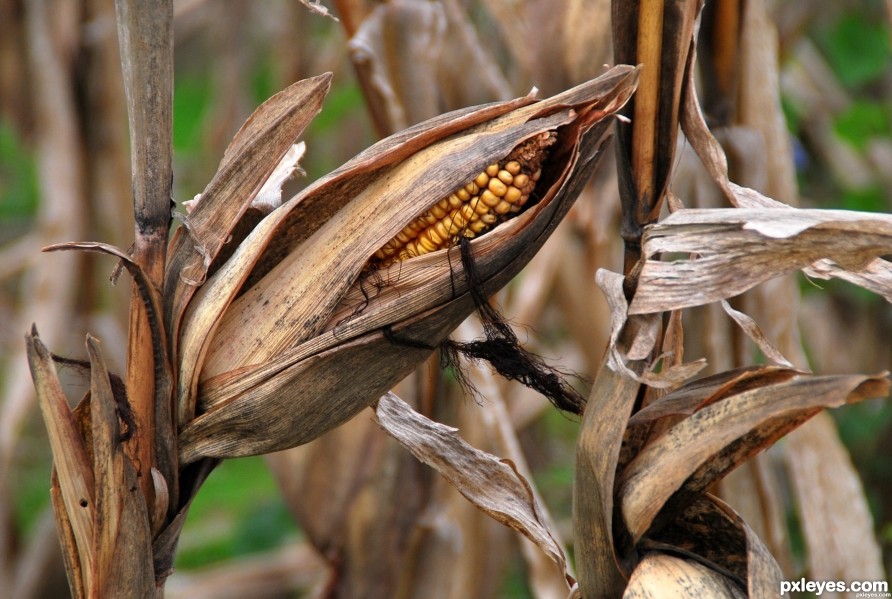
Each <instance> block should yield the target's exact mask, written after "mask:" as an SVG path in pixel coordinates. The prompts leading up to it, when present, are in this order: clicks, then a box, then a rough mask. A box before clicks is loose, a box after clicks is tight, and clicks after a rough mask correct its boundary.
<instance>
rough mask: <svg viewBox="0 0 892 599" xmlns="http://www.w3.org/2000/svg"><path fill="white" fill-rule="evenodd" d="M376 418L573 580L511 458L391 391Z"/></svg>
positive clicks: (555, 542)
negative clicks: (479, 445)
mask: <svg viewBox="0 0 892 599" xmlns="http://www.w3.org/2000/svg"><path fill="white" fill-rule="evenodd" d="M375 419H376V420H377V422H378V424H379V425H380V426H381V428H383V429H384V430H385V431H386V432H387V433H388V434H389V435H391V436H393V437H394V438H395V439H396V440H397V441H399V442H400V443H401V444H402V445H403V446H404V447H406V449H408V450H409V451H411V452H412V454H413V455H414V456H415V457H416V458H418V459H419V460H421V461H422V462H424V463H425V464H427V465H428V466H430V467H432V468H434V469H435V470H436V471H437V472H439V473H440V474H441V475H442V476H443V477H444V478H445V479H446V480H448V481H449V483H450V484H452V485H453V486H454V487H455V488H456V489H458V491H459V492H460V493H461V494H462V495H464V496H465V497H466V498H467V499H468V500H469V501H470V502H471V503H473V504H474V505H475V506H477V508H479V509H480V510H482V511H484V512H485V513H487V514H489V515H490V516H491V517H493V518H495V519H496V520H498V521H499V522H501V523H502V524H504V525H505V526H509V527H511V528H513V529H514V530H516V531H518V532H520V533H521V534H523V535H524V536H525V537H527V538H528V539H529V540H530V541H532V542H533V543H535V544H536V545H537V546H538V547H539V548H540V549H541V550H542V551H544V552H545V554H546V555H548V556H549V557H550V558H551V559H552V561H554V563H555V564H556V565H557V566H558V568H559V569H560V570H561V572H562V573H563V575H564V577H565V578H566V580H567V583H568V588H569V585H572V584H573V583H574V582H575V580H574V579H573V577H572V576H570V574H569V572H568V570H567V558H566V556H564V552H563V550H562V549H561V546H560V544H559V543H558V542H557V541H555V539H554V537H553V536H552V534H551V531H549V529H548V527H547V525H546V524H545V521H544V519H543V517H542V514H541V512H540V508H539V505H538V503H537V501H536V498H535V496H534V494H533V490H532V488H531V487H530V483H529V482H528V481H527V480H526V479H525V478H524V477H523V475H521V474H520V472H518V471H517V468H516V467H515V466H514V464H513V462H511V461H510V460H505V459H499V458H497V457H495V456H493V455H490V454H488V453H486V452H483V451H480V450H479V449H476V448H474V447H472V446H471V445H468V444H467V443H465V442H464V441H463V440H462V439H461V437H459V436H458V434H457V433H458V429H454V428H451V427H448V426H446V425H444V424H440V423H439V422H434V421H432V420H430V419H428V418H426V417H424V416H422V415H421V414H419V413H417V412H415V411H414V410H413V409H412V408H410V407H409V405H408V404H406V403H405V402H404V401H402V400H401V399H400V398H398V397H397V396H396V395H394V394H392V393H388V394H386V395H384V396H382V397H381V399H379V400H378V403H377V404H376V405H375Z"/></svg>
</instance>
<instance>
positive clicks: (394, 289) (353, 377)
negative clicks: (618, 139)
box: [180, 67, 637, 462]
mask: <svg viewBox="0 0 892 599" xmlns="http://www.w3.org/2000/svg"><path fill="white" fill-rule="evenodd" d="M636 77H637V71H636V70H635V69H633V68H631V67H616V68H614V69H613V70H612V71H610V72H609V73H607V74H606V75H605V76H603V77H601V78H600V79H598V80H595V81H592V82H589V83H587V84H583V85H582V86H579V87H577V88H573V89H572V90H569V91H568V92H565V93H564V94H560V95H558V96H555V97H554V98H551V99H549V100H545V101H543V102H538V103H535V104H532V105H529V106H525V107H523V108H518V106H520V105H523V104H528V103H529V102H531V101H532V100H531V99H529V98H527V99H521V100H517V101H514V102H509V103H505V104H497V105H490V106H487V107H484V108H482V109H479V111H476V112H475V111H470V112H469V111H460V112H459V113H457V114H455V115H452V117H451V118H449V117H448V116H445V117H439V118H438V119H434V120H433V121H429V122H427V123H424V124H422V125H419V126H418V127H415V128H413V129H411V130H410V131H409V132H404V133H402V134H398V135H397V136H394V137H392V138H388V139H386V140H384V141H382V142H381V143H380V144H378V145H376V146H374V147H373V148H372V149H370V150H368V151H366V152H364V153H363V154H361V155H360V156H358V157H357V158H356V159H354V160H353V161H351V162H350V163H348V164H347V165H345V166H344V167H342V168H341V169H339V170H338V171H335V173H332V175H330V176H329V177H326V178H325V179H323V180H321V181H320V182H318V183H317V184H315V185H313V186H311V187H310V188H308V189H307V190H306V191H305V192H303V193H302V194H300V195H299V196H297V197H295V198H293V199H292V200H291V201H290V202H289V203H288V204H286V205H285V206H283V207H282V208H281V209H280V210H277V211H275V212H274V213H273V214H271V215H270V217H268V219H267V220H265V221H263V222H262V223H261V224H260V225H259V226H258V228H257V229H255V231H254V233H252V235H251V236H249V238H248V239H247V240H246V241H245V243H243V244H242V247H240V248H239V249H238V251H237V252H236V253H235V254H234V255H233V258H232V259H231V260H230V263H227V264H226V265H224V266H223V267H222V268H221V269H220V271H219V272H218V273H217V275H215V277H214V278H213V279H212V280H210V281H209V282H208V284H207V285H206V286H205V288H203V289H202V292H201V293H200V295H199V296H198V297H197V298H196V300H197V301H196V303H195V305H194V306H193V307H192V308H190V312H189V313H188V314H187V316H186V320H185V324H184V334H183V338H182V342H181V343H182V345H183V347H184V348H185V349H184V352H183V358H184V360H187V361H188V363H187V364H185V365H184V375H186V376H184V377H183V378H182V379H181V386H180V389H181V402H182V403H181V415H182V414H186V413H188V411H189V409H190V408H189V405H190V404H191V402H193V401H195V399H196V398H197V400H198V402H199V405H200V406H201V408H202V409H204V410H207V413H205V414H202V415H200V416H199V417H198V418H196V419H195V420H194V421H193V422H191V423H190V424H189V425H188V426H187V427H186V428H185V429H184V430H183V436H182V437H181V457H182V458H183V459H184V460H185V461H186V462H190V461H194V460H196V459H198V458H199V457H202V456H215V457H229V456H235V455H250V454H254V453H264V452H269V451H275V450H279V449H284V448H287V447H293V446H295V445H298V444H300V443H304V442H307V441H309V440H311V439H313V438H315V437H316V436H318V435H319V434H321V433H323V432H325V431H326V430H329V429H330V428H332V427H334V426H337V425H338V424H340V423H341V422H343V421H345V420H346V419H348V418H350V417H351V416H352V415H353V414H355V413H356V412H357V411H359V410H360V409H362V408H363V407H365V406H366V405H368V404H369V403H370V402H372V401H374V400H375V399H376V398H377V397H378V396H380V395H381V394H382V393H383V392H384V391H386V390H387V389H388V388H389V387H390V386H392V385H393V384H394V383H395V382H396V381H397V380H399V379H400V378H402V377H403V376H404V375H405V374H406V373H408V372H409V370H411V368H412V367H413V366H414V365H415V364H417V363H418V362H420V361H421V360H423V359H424V358H426V357H427V355H428V354H429V353H430V351H431V350H432V349H433V348H434V347H435V346H436V345H437V344H439V343H440V342H441V341H442V340H443V339H444V338H445V336H446V335H448V333H449V332H450V331H451V330H452V329H453V328H454V327H455V326H457V325H458V323H459V322H460V321H461V320H462V319H463V318H464V317H465V316H467V315H468V314H469V313H470V312H471V311H472V310H473V302H472V301H471V298H470V295H469V294H468V293H467V285H466V278H465V275H464V273H463V272H461V271H460V269H459V268H458V264H459V263H460V260H459V256H458V250H457V249H450V250H441V251H439V252H434V253H432V254H430V255H427V256H422V257H420V258H415V259H412V260H409V261H407V262H405V263H397V264H394V265H393V266H391V267H389V268H388V269H384V270H381V271H379V272H378V273H376V274H375V275H373V276H375V277H377V278H378V280H380V281H381V282H382V283H383V285H377V287H378V290H376V291H373V293H372V294H369V299H368V301H363V302H360V303H357V302H356V301H355V299H354V298H356V297H358V296H361V295H363V293H362V290H361V288H360V286H361V285H362V284H363V282H362V281H360V275H361V273H362V272H363V269H364V268H365V266H366V263H367V261H368V258H369V257H370V256H371V255H372V254H373V253H374V251H375V250H377V249H378V248H379V247H381V246H383V245H384V243H386V242H387V241H388V240H389V239H390V238H392V237H393V236H394V235H395V234H396V233H398V232H399V231H400V230H401V229H402V228H403V227H404V226H405V225H406V224H407V223H408V222H409V221H411V220H412V219H413V218H414V217H415V216H416V215H417V214H418V213H419V212H421V211H423V210H424V209H426V208H427V207H428V206H429V205H432V204H433V203H434V202H436V201H437V200H438V199H439V198H440V197H444V196H445V195H447V194H448V193H449V192H450V191H451V190H452V189H454V188H455V187H456V186H457V185H456V183H457V182H460V181H465V180H470V179H471V178H472V176H473V175H474V174H475V173H477V172H479V171H481V170H482V169H483V167H484V166H485V165H486V164H488V163H490V162H492V161H493V160H496V159H499V158H501V157H504V156H506V155H507V154H508V153H509V152H510V150H511V149H513V147H515V146H516V145H517V144H518V143H520V142H521V141H523V140H524V139H528V138H529V137H531V136H533V135H536V134H538V133H540V132H542V131H546V130H554V129H558V131H559V134H558V143H557V144H556V146H555V147H554V149H553V153H552V160H553V162H552V164H551V165H550V166H546V168H545V169H543V176H542V179H540V182H539V186H538V187H537V191H538V192H539V193H540V194H542V198H541V200H540V201H539V203H538V204H536V205H535V206H533V207H532V208H530V209H528V210H527V211H526V212H524V213H523V214H521V215H520V216H519V217H517V218H515V219H513V220H512V221H510V222H508V223H506V224H504V225H502V226H499V227H497V228H496V229H494V230H493V231H491V232H489V233H487V234H485V235H483V236H481V237H479V238H478V239H475V240H473V241H472V242H471V244H470V246H471V251H472V253H473V255H474V259H475V264H476V266H477V269H478V271H479V274H480V278H481V280H482V281H483V286H484V290H485V292H487V293H492V292H494V291H495V290H497V289H498V288H499V287H501V286H502V285H504V284H506V283H507V282H508V281H509V280H510V279H511V278H512V277H513V276H514V275H515V274H516V273H517V272H518V271H519V270H520V268H522V266H523V265H524V264H526V262H527V261H528V260H529V259H530V258H531V257H532V255H533V254H534V253H535V251H536V250H537V249H538V247H540V246H541V244H542V243H543V242H544V241H545V239H546V238H547V237H548V235H549V234H550V233H551V231H552V230H553V229H554V227H555V226H556V225H557V224H558V223H559V222H560V220H561V218H562V217H563V215H564V214H565V213H566V211H567V210H568V209H569V207H570V205H571V204H572V202H573V200H574V199H575V198H576V196H577V195H578V193H579V191H580V190H581V188H582V186H583V185H584V183H585V181H586V180H587V178H588V175H589V174H590V172H591V167H592V166H593V164H594V161H595V160H596V159H597V157H598V155H599V149H600V147H601V144H602V142H603V139H604V137H605V136H606V134H607V130H608V127H609V121H608V120H605V117H607V116H608V115H609V114H612V112H614V111H615V110H617V109H618V108H619V107H621V106H622V104H623V103H624V102H625V101H626V100H627V99H628V97H629V95H630V94H631V92H632V91H633V90H634V86H635V82H636ZM506 110H510V111H511V112H508V114H506V115H504V117H502V118H501V119H498V118H497V119H495V120H493V121H489V122H484V123H482V124H480V120H481V115H484V116H486V117H487V118H492V116H493V114H494V113H498V112H500V111H506ZM456 122H462V123H464V126H465V127H467V126H470V125H476V127H475V128H474V129H472V130H471V131H466V132H465V133H463V134H462V135H459V136H453V137H450V138H448V139H445V140H443V141H441V142H439V145H437V146H436V151H428V150H425V149H420V148H419V147H420V146H423V147H427V146H430V145H431V144H432V143H433V142H434V141H435V140H436V139H439V138H442V137H443V136H444V135H448V134H450V133H454V132H455V131H456ZM471 142H473V143H471ZM406 146H409V148H410V149H414V150H416V151H415V152H412V155H411V156H408V158H407V159H405V160H403V162H401V163H399V164H397V165H395V166H393V167H390V168H388V165H389V164H393V163H395V162H397V160H398V159H400V158H406V156H405V155H406V154H407V149H406ZM422 158H423V159H424V160H427V161H430V160H433V159H434V158H443V160H442V162H440V161H438V162H437V163H436V165H435V166H431V164H430V163H429V162H427V163H424V162H422ZM421 169H423V171H422V170H421ZM394 180H398V181H416V182H418V184H419V186H420V187H419V188H413V187H408V188H407V187H405V186H398V187H397V188H396V189H394V187H393V186H392V185H390V183H391V182H392V181H394ZM338 209H341V211H340V213H338V212H337V211H338ZM357 219H362V220H357ZM342 226H344V227H347V232H344V230H343V229H342V228H341V227H342ZM332 235H333V237H332ZM298 246H299V248H298ZM295 248H298V249H295ZM335 255H336V256H337V259H335V258H333V257H332V256H335ZM307 256H313V257H314V259H313V260H310V261H309V262H307V263H303V262H301V261H302V260H306V257H307ZM277 258H278V259H279V260H278V263H276V262H277ZM319 262H322V263H323V264H327V265H328V266H327V267H326V268H321V266H320V265H319ZM344 262H346V264H345V263H344ZM273 264H275V265H273ZM295 265H299V266H300V268H297V269H296V270H295V271H294V272H293V275H294V276H297V277H298V278H303V279H304V280H302V281H301V280H297V281H292V280H291V279H289V278H288V277H285V276H283V273H284V272H286V271H287V269H289V268H292V267H294V266H295ZM317 266H320V267H319V268H317ZM310 268H312V270H309V269H310ZM252 269H253V271H252ZM249 273H250V276H249ZM333 273H337V274H333ZM332 277H334V278H332ZM310 279H311V280H310ZM246 280H247V281H248V282H249V284H250V283H252V282H255V281H256V283H255V285H254V287H253V288H252V289H251V290H249V291H248V292H246V293H245V294H244V295H243V297H242V298H239V299H238V300H236V302H234V303H232V304H231V305H230V303H229V302H231V301H232V298H233V297H235V295H236V294H237V293H238V291H239V289H240V288H241V287H242V284H243V283H244V282H245V281H246ZM366 285H367V283H366ZM351 287H353V291H352V292H351V291H350V289H351ZM366 288H368V287H366ZM296 289H299V290H300V293H299V294H298V293H295V290H296ZM265 294H268V295H275V294H279V295H280V296H282V297H287V298H289V299H288V302H289V304H288V305H287V306H282V305H276V304H274V303H269V304H267V303H266V299H265ZM339 305H340V307H338V306H339ZM224 311H225V312H224ZM221 314H222V317H221V316H220V315H221ZM215 315H216V316H215ZM298 315H300V316H298ZM348 315H349V317H347V316H348ZM419 315H420V316H419ZM221 322H222V323H223V324H220V323H221ZM283 322H288V323H289V324H290V328H289V330H286V331H285V334H284V335H281V334H280V335H278V337H276V336H274V335H273V333H276V332H278V331H277V329H278V328H279V326H277V325H283ZM248 323H250V324H248ZM218 325H219V326H220V328H219V329H216V327H217V326H218ZM258 327H265V328H260V329H258ZM384 327H388V329H389V330H391V331H392V336H391V340H388V339H387V338H386V337H385V335H384V334H383V332H382V331H381V329H382V328H384ZM215 331H216V338H214V339H210V337H211V333H213V332H215ZM258 331H260V332H259V333H258ZM252 336H253V337H254V339H252V338H251V337H252ZM394 338H396V339H402V340H403V341H402V342H394V341H393V340H392V339H394ZM209 340H210V343H209ZM261 341H262V342H261ZM246 343H247V345H245V344H246ZM239 346H241V347H239ZM245 348H247V349H245ZM335 348H336V349H335ZM205 351H207V358H205V359H204V364H200V362H201V361H202V359H203V358H204V354H205ZM199 366H201V368H198V367H199ZM345 373H349V376H344V374H345ZM209 374H211V375H212V376H210V377H209V378H208V375H209ZM199 380H201V386H200V387H199V386H198V381H199ZM196 391H197V394H196V395H195V396H193V394H195V393H196ZM184 406H185V407H184Z"/></svg>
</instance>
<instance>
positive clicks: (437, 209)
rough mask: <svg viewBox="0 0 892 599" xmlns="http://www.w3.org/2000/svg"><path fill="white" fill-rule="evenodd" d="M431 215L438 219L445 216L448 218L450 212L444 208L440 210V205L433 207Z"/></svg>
mask: <svg viewBox="0 0 892 599" xmlns="http://www.w3.org/2000/svg"><path fill="white" fill-rule="evenodd" d="M447 208H448V206H447ZM431 214H433V215H434V216H436V217H437V218H443V217H444V216H446V215H447V214H448V212H447V211H446V210H444V209H443V208H440V204H437V205H435V206H433V207H431Z"/></svg>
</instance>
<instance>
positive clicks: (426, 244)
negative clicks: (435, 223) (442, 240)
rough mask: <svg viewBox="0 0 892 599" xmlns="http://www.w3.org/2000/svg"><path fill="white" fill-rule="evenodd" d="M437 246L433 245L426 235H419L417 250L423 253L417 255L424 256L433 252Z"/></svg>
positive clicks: (437, 244)
mask: <svg viewBox="0 0 892 599" xmlns="http://www.w3.org/2000/svg"><path fill="white" fill-rule="evenodd" d="M439 245H440V244H439V243H434V242H433V241H432V240H431V239H430V238H429V237H428V236H427V235H421V236H420V237H419V238H418V249H419V250H424V251H419V252H418V253H419V254H426V253H428V252H435V251H437V249H438V247H439Z"/></svg>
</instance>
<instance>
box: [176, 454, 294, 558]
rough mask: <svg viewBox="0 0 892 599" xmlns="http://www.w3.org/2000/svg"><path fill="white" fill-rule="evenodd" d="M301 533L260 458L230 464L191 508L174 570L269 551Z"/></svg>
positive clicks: (220, 469)
mask: <svg viewBox="0 0 892 599" xmlns="http://www.w3.org/2000/svg"><path fill="white" fill-rule="evenodd" d="M298 534H299V532H298V529H297V526H296V525H295V524H294V521H293V520H292V518H291V516H290V514H289V512H288V510H287V508H286V506H285V504H284V503H283V501H282V498H281V496H280V494H279V490H278V487H277V485H276V482H275V480H274V479H273V477H272V474H271V473H270V472H269V470H268V469H267V467H266V465H265V464H264V462H263V460H262V458H242V459H236V460H226V461H224V462H223V463H222V464H221V465H220V466H219V467H218V468H217V469H216V470H215V471H214V472H213V473H211V476H210V477H209V478H208V480H207V482H205V484H204V486H202V488H201V490H200V491H199V492H198V495H197V496H196V497H195V500H194V501H193V503H192V507H191V508H190V510H189V515H188V517H187V518H186V525H185V527H184V529H183V536H182V538H181V542H180V547H179V551H178V553H177V560H176V567H177V568H183V569H190V568H198V567H201V566H207V565H210V564H213V563H215V562H219V561H223V560H228V559H232V558H235V557H238V556H241V555H247V554H251V553H257V552H262V551H267V550H271V549H274V548H276V547H279V546H281V545H283V544H284V543H286V542H287V541H288V540H289V539H291V538H294V537H296V536H298Z"/></svg>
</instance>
